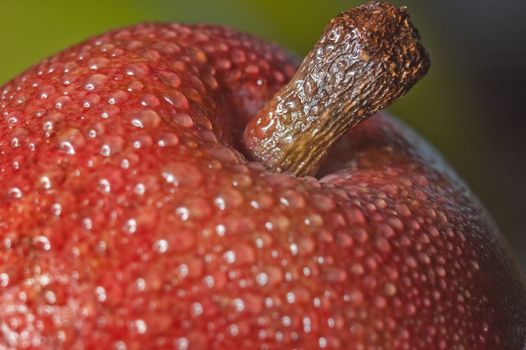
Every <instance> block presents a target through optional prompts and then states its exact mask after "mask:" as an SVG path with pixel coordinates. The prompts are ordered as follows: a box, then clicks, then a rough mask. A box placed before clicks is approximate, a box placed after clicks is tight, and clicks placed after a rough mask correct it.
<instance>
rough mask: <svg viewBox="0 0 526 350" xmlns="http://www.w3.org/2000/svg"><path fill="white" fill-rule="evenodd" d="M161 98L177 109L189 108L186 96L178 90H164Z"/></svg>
mask: <svg viewBox="0 0 526 350" xmlns="http://www.w3.org/2000/svg"><path fill="white" fill-rule="evenodd" d="M163 98H164V99H165V100H166V102H168V103H169V104H171V105H172V106H174V107H175V108H177V109H178V110H187V109H188V108H190V102H188V99H187V98H186V96H185V95H183V94H182V93H180V92H179V91H166V92H164V94H163Z"/></svg>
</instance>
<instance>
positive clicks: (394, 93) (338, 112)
mask: <svg viewBox="0 0 526 350" xmlns="http://www.w3.org/2000/svg"><path fill="white" fill-rule="evenodd" d="M429 66H430V61H429V58H428V55H427V53H426V51H425V49H424V47H423V46H422V44H421V42H420V37H419V34H418V32H417V30H416V29H415V28H414V26H413V25H412V24H411V22H410V20H409V16H408V14H407V12H406V10H405V8H396V7H394V6H392V5H390V4H386V3H379V2H369V3H367V4H365V5H362V6H359V7H357V8H354V9H351V10H349V11H347V12H344V13H342V14H341V15H339V16H337V17H335V18H334V19H332V20H331V22H330V23H329V24H328V26H327V27H326V28H325V31H324V33H323V35H322V36H321V38H320V40H319V41H318V43H317V44H316V45H315V47H314V48H313V49H312V50H311V51H310V52H309V54H308V55H307V56H306V58H305V60H304V61H303V63H302V64H301V66H300V67H299V69H298V71H297V72H296V74H295V75H294V77H293V78H292V79H291V81H290V82H289V83H288V84H287V85H286V86H284V87H283V88H282V89H281V90H280V91H279V92H278V93H277V94H276V95H275V96H274V97H273V98H272V100H270V101H269V102H268V103H267V104H266V106H265V107H264V108H263V109H262V110H261V111H260V112H259V113H258V114H257V115H256V116H255V117H254V118H253V119H252V120H251V121H250V122H249V124H248V125H247V126H246V128H245V131H244V135H243V141H244V144H245V147H246V150H247V153H248V156H249V157H250V158H252V159H254V160H257V161H259V162H261V163H262V164H263V165H264V166H266V167H267V168H268V169H269V170H272V171H276V172H291V173H294V174H296V175H298V176H304V175H314V174H315V173H316V171H317V170H318V168H319V166H320V163H321V161H322V159H323V157H324V156H325V155H326V154H327V152H328V150H329V149H330V147H331V146H332V145H333V144H334V143H335V142H336V141H337V140H338V139H339V138H340V137H341V136H342V135H343V134H344V133H345V132H346V131H347V130H348V129H349V128H351V127H353V126H355V125H357V124H358V123H360V122H361V121H363V120H364V119H366V118H368V117H370V116H371V115H373V114H374V113H376V112H377V111H379V110H381V109H383V108H385V107H387V106H388V105H390V104H391V103H393V102H394V101H395V100H396V99H398V98H399V97H401V96H402V95H404V94H405V93H406V92H407V91H409V89H411V87H412V86H413V85H414V84H415V83H416V82H417V81H418V80H420V79H421V78H422V77H423V76H424V75H425V74H426V73H427V71H428V69H429Z"/></svg>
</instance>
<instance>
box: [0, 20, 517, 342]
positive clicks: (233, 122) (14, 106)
mask: <svg viewBox="0 0 526 350" xmlns="http://www.w3.org/2000/svg"><path fill="white" fill-rule="evenodd" d="M296 66H297V60H296V59H295V58H294V57H292V56H290V55H288V54H287V53H286V52H285V51H283V50H282V49H279V48H277V47H275V46H272V45H270V44H267V43H265V42H263V41H261V40H259V39H256V38H253V37H250V36H247V35H243V34H239V33H237V32H234V31H232V30H229V29H225V28H222V27H215V26H184V25H175V24H174V25H155V24H147V25H139V26H136V27H132V28H128V29H123V30H118V31H114V32H111V33H108V34H104V35H102V36H100V37H97V38H94V39H91V40H89V41H88V42H86V43H84V44H82V45H79V46H76V47H73V48H71V49H69V50H67V51H64V52H62V53H60V54H58V55H56V56H53V57H51V58H49V59H47V60H45V61H44V62H42V63H41V64H40V65H38V66H37V67H34V68H32V69H30V70H29V71H27V72H26V73H24V74H22V75H21V76H19V77H18V78H16V79H15V80H13V81H12V82H10V83H9V84H7V85H6V86H4V87H3V89H1V90H0V114H1V116H2V123H1V124H0V200H1V202H0V239H1V242H0V243H1V245H0V348H6V349H11V348H19V349H24V348H26V349H101V348H104V349H243V348H254V349H256V348H257V349H314V348H327V349H521V348H522V347H523V345H524V344H525V339H526V311H525V310H526V295H525V289H524V285H523V283H522V281H521V277H520V275H519V273H518V271H517V269H516V267H515V266H514V264H513V262H512V261H511V260H510V258H509V254H508V253H507V251H505V248H504V245H503V243H502V242H501V240H500V238H499V233H498V230H497V229H496V227H495V225H494V224H493V222H492V220H491V219H490V218H489V216H488V215H487V214H486V213H485V212H484V210H483V209H482V207H481V206H480V205H479V204H478V202H477V201H476V199H474V198H473V196H472V195H471V194H470V192H469V190H468V189H467V188H466V186H465V185H464V184H463V183H462V182H461V181H460V180H459V179H458V178H457V177H456V175H455V174H454V173H453V172H452V171H451V170H450V169H449V168H448V166H447V165H445V164H444V163H443V161H442V160H441V158H440V156H439V155H437V153H436V152H435V151H433V150H432V148H431V147H430V146H429V145H428V144H427V143H425V142H424V141H423V140H421V139H420V138H419V137H418V136H416V135H415V134H414V133H413V132H412V131H411V130H409V129H408V128H407V127H405V126H403V125H401V124H400V122H398V121H396V120H395V119H393V118H391V117H388V116H385V115H384V116H376V117H373V118H371V119H370V120H369V121H366V122H364V123H362V124H361V125H360V126H358V127H356V128H355V129H353V130H352V131H351V132H350V133H349V134H348V135H347V136H346V137H345V138H344V139H343V140H342V141H341V142H340V143H339V144H338V146H337V147H336V148H335V149H334V150H333V151H332V153H331V154H330V155H329V156H328V158H327V161H326V164H325V165H324V167H323V169H322V170H321V173H320V177H321V176H322V175H325V176H324V177H323V178H322V179H321V180H317V179H315V178H310V177H305V178H296V177H293V176H291V175H287V174H274V173H270V172H268V171H266V170H265V169H263V168H262V167H261V166H260V165H258V164H256V163H250V162H247V161H246V160H245V159H244V158H243V156H242V155H241V154H240V153H239V152H237V151H236V147H237V146H238V141H237V140H240V135H241V131H242V129H243V126H244V125H245V124H246V122H247V121H248V119H249V118H250V117H251V116H252V115H254V114H255V112H256V111H257V110H258V109H259V108H261V107H262V106H263V104H264V103H265V102H266V101H267V100H268V99H269V98H270V97H271V96H272V95H273V94H274V93H275V92H276V91H277V90H278V89H279V88H280V87H281V86H282V85H283V84H284V83H285V82H286V81H287V80H288V79H289V78H290V77H291V75H292V74H293V72H294V69H295V67H296Z"/></svg>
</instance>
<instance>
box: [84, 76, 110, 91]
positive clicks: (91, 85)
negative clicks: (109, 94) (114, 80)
mask: <svg viewBox="0 0 526 350" xmlns="http://www.w3.org/2000/svg"><path fill="white" fill-rule="evenodd" d="M107 80H108V77H107V76H106V75H104V74H93V75H92V76H90V77H89V78H88V80H87V81H86V84H85V85H84V89H86V90H87V91H94V90H98V89H100V88H101V87H103V86H104V84H105V83H106V81H107Z"/></svg>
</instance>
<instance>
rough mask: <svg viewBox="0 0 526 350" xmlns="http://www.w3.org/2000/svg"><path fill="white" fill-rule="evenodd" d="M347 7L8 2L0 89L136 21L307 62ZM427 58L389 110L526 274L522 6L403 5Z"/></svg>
mask: <svg viewBox="0 0 526 350" xmlns="http://www.w3.org/2000/svg"><path fill="white" fill-rule="evenodd" d="M359 3H361V2H359V1H343V0H316V1H315V0H301V1H300V0H288V1H268V0H251V1H246V0H192V1H173V0H151V1H144V0H143V1H140V0H110V1H108V0H106V1H104V0H91V1H62V0H48V1H36V0H34V1H30V0H20V1H4V2H3V3H2V9H1V12H0V44H1V45H2V46H1V49H0V83H3V82H5V81H7V80H8V79H9V78H11V77H13V76H14V75H16V74H17V73H19V72H20V71H22V70H23V69H25V68H27V67H29V66H30V65H32V64H35V63H36V62H38V61H39V60H40V59H42V58H44V57H45V56H48V55H50V54H52V53H54V52H56V51H58V50H61V49H63V48H65V47H67V46H69V45H71V44H74V43H76V42H78V41H81V40H83V39H85V38H87V37H89V36H91V35H94V34H97V33H100V32H103V31H106V30H108V29H112V28H116V27H120V26H124V25H128V24H133V23H138V22H141V21H181V22H213V23H222V24H227V25H229V26H232V27H236V28H239V29H241V30H244V31H248V32H251V33H254V34H257V35H260V36H262V37H265V38H267V39H269V40H272V41H275V42H277V43H280V44H282V45H283V46H286V47H288V48H290V49H291V50H292V51H294V52H296V53H297V54H300V55H303V54H305V53H306V52H307V51H308V50H309V48H310V46H311V45H312V44H313V43H314V42H315V41H316V39H317V38H318V36H319V34H320V32H321V30H322V28H323V26H324V25H325V24H326V23H327V21H328V20H329V19H330V18H331V17H332V16H334V15H335V14H337V13H339V12H341V11H342V10H344V9H347V8H349V7H351V6H354V5H357V4H359ZM393 3H395V4H397V5H407V6H408V8H409V11H410V13H411V14H412V17H413V21H414V23H415V24H416V25H417V27H418V28H419V29H420V33H421V35H422V37H423V40H424V43H425V45H426V46H427V47H428V48H429V51H430V54H431V57H432V59H433V67H432V70H431V72H430V74H429V75H428V77H427V78H426V79H424V81H423V82H421V83H420V84H418V85H417V87H416V88H415V89H414V90H413V91H412V92H411V93H410V94H409V95H408V96H407V97H406V98H403V99H402V100H401V101H400V102H398V103H397V104H396V105H395V106H393V107H392V108H391V110H392V111H393V112H394V113H396V114H397V115H399V116H400V117H401V118H402V119H404V120H405V121H407V122H408V123H409V124H411V125H412V126H413V127H414V128H415V129H417V130H418V131H419V132H420V133H421V134H423V135H424V136H425V137H427V138H428V139H429V140H430V141H431V142H432V143H433V144H434V145H435V146H436V147H437V148H439V149H440V150H441V151H442V152H443V154H444V155H445V156H446V158H447V159H448V160H449V161H450V163H452V164H453V166H454V167H455V168H456V169H457V171H458V172H459V173H460V175H461V176H462V177H463V178H464V179H465V180H466V181H467V182H468V183H469V184H470V186H471V188H472V189H473V190H474V192H475V193H476V194H477V195H478V196H479V197H480V198H481V200H482V201H483V202H484V203H485V205H486V207H487V208H488V209H489V211H490V212H491V213H493V215H494V216H495V218H496V219H497V221H498V223H499V225H500V226H501V227H502V229H503V231H504V233H505V235H506V237H507V239H508V241H509V242H510V243H511V246H512V248H513V250H514V251H515V255H516V256H517V257H518V258H519V259H520V262H521V264H522V266H523V270H525V271H526V229H525V228H526V34H525V33H526V20H525V19H524V16H525V15H526V1H524V0H502V1H499V2H497V1H489V0H462V1H458V0H436V1H421V0H405V1H393Z"/></svg>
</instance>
